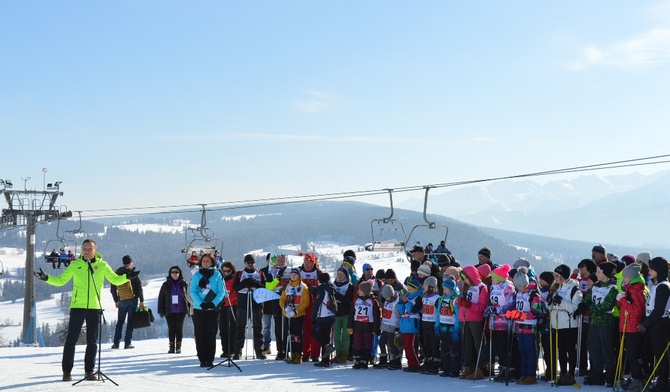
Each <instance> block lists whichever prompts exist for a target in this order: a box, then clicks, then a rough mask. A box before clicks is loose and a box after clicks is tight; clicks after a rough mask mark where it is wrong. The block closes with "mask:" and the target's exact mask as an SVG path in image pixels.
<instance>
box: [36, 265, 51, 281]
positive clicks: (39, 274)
mask: <svg viewBox="0 0 670 392" xmlns="http://www.w3.org/2000/svg"><path fill="white" fill-rule="evenodd" d="M33 275H35V276H36V277H37V279H39V280H43V281H45V282H46V281H47V280H48V279H49V275H47V274H46V272H44V271H43V270H42V268H40V271H39V272H33Z"/></svg>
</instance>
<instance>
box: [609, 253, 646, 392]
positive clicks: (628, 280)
mask: <svg viewBox="0 0 670 392" xmlns="http://www.w3.org/2000/svg"><path fill="white" fill-rule="evenodd" d="M622 274H623V286H622V287H623V288H624V292H623V293H620V294H618V295H617V297H616V299H617V303H618V304H619V309H620V310H621V313H620V314H621V315H620V316H619V331H620V332H622V333H623V334H624V337H623V340H624V347H625V349H626V361H627V362H628V366H629V367H630V375H631V377H632V381H631V383H630V384H628V386H627V387H626V390H627V391H629V392H641V391H642V388H643V387H644V375H643V374H642V367H641V365H640V362H638V360H639V359H640V348H641V347H642V344H643V338H642V334H641V333H640V331H638V330H637V326H638V325H639V324H640V322H641V321H642V316H643V315H644V305H645V302H646V300H647V298H646V297H647V295H648V293H649V290H648V289H647V287H646V286H645V282H644V278H643V277H642V275H641V274H640V265H639V264H631V265H629V266H627V267H626V268H624V269H623V271H622ZM615 381H616V380H615Z"/></svg>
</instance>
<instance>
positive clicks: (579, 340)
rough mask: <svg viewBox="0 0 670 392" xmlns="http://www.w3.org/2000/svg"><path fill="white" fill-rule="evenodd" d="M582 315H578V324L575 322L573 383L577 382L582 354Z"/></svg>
mask: <svg viewBox="0 0 670 392" xmlns="http://www.w3.org/2000/svg"><path fill="white" fill-rule="evenodd" d="M582 317H584V316H583V315H581V314H580V315H579V324H577V364H576V366H575V384H578V385H579V383H578V382H577V377H579V372H580V369H579V364H580V363H581V356H582V325H583V324H582V321H583V320H582Z"/></svg>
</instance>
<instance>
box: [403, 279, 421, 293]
mask: <svg viewBox="0 0 670 392" xmlns="http://www.w3.org/2000/svg"><path fill="white" fill-rule="evenodd" d="M420 285H421V283H419V281H418V280H417V279H416V278H412V279H410V280H408V281H407V283H405V286H407V288H408V289H414V290H419V288H420Z"/></svg>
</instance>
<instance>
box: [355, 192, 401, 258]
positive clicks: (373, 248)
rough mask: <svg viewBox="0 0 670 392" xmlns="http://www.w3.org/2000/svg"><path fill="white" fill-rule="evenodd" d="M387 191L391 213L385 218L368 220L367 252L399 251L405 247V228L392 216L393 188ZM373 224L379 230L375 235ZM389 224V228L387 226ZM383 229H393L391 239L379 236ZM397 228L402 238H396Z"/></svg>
mask: <svg viewBox="0 0 670 392" xmlns="http://www.w3.org/2000/svg"><path fill="white" fill-rule="evenodd" d="M386 191H388V193H389V199H390V204H391V215H389V216H387V217H385V218H380V219H373V220H372V221H371V222H370V230H371V232H372V243H370V244H367V245H366V246H365V250H367V251H369V252H398V251H401V250H403V249H404V248H405V245H406V243H407V235H406V233H405V228H404V227H403V225H402V223H401V222H400V221H399V220H397V219H394V218H393V213H394V211H393V189H386ZM375 224H377V229H378V231H379V235H378V236H376V237H375ZM389 226H390V228H388V227H389ZM384 230H387V231H389V230H392V231H393V238H392V239H383V238H381V237H383V236H382V234H383V232H384ZM398 230H400V231H401V232H402V238H401V239H398V238H397V234H398Z"/></svg>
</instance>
